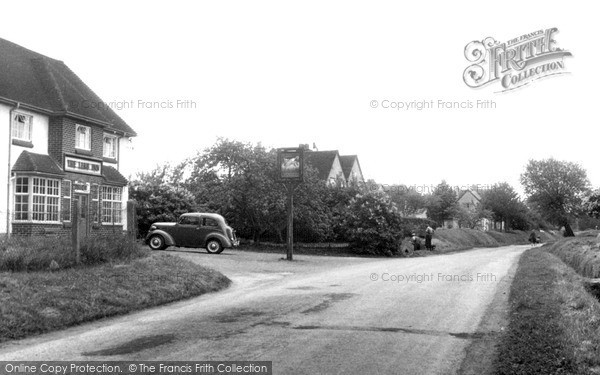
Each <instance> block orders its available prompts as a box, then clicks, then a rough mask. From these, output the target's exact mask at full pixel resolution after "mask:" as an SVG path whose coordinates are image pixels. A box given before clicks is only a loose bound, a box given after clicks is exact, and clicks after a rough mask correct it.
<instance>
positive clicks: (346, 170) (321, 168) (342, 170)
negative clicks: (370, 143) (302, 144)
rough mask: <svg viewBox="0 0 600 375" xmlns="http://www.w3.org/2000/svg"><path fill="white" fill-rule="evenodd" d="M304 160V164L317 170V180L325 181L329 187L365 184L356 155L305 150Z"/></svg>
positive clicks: (334, 151) (333, 151)
mask: <svg viewBox="0 0 600 375" xmlns="http://www.w3.org/2000/svg"><path fill="white" fill-rule="evenodd" d="M304 158H305V162H306V164H308V165H310V166H312V167H313V168H315V169H316V170H317V173H318V177H319V179H321V180H323V181H327V183H328V184H329V185H332V186H333V185H336V184H339V185H342V186H348V185H351V184H359V183H364V182H365V180H364V177H363V174H362V170H361V168H360V163H359V162H358V156H356V155H342V156H340V154H339V152H338V151H337V150H332V151H312V150H310V149H306V150H305V153H304Z"/></svg>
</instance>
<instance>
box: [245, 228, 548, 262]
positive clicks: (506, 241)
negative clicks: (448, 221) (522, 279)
mask: <svg viewBox="0 0 600 375" xmlns="http://www.w3.org/2000/svg"><path fill="white" fill-rule="evenodd" d="M530 233H531V232H524V231H510V232H495V231H489V232H484V231H480V230H476V229H458V228H455V229H438V230H437V231H436V232H435V234H434V236H433V244H434V245H435V246H436V249H435V251H433V252H429V251H425V250H422V251H419V252H416V253H415V254H412V248H413V245H412V244H411V241H410V238H405V239H404V240H403V241H402V243H401V244H399V246H400V248H401V250H402V252H404V250H405V249H408V250H410V252H411V254H410V255H429V254H431V253H433V254H439V253H444V252H449V251H456V250H466V249H472V248H475V247H499V246H507V245H523V244H528V243H529V234H530ZM536 233H538V234H539V235H540V237H541V240H542V242H544V243H548V242H554V241H556V240H557V238H559V236H557V235H553V234H551V233H548V232H539V231H538V232H536ZM286 246H287V245H286V244H275V243H261V244H243V245H241V246H240V247H239V250H242V251H258V252H267V253H281V254H284V253H285V249H286ZM424 246H425V241H424V240H423V241H422V247H423V248H424ZM294 253H295V254H305V255H326V256H364V257H377V256H375V255H364V254H357V253H356V252H354V251H353V249H352V248H351V247H350V246H349V244H336V243H322V244H310V243H302V244H300V243H296V244H294Z"/></svg>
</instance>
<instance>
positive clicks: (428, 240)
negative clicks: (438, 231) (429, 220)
mask: <svg viewBox="0 0 600 375" xmlns="http://www.w3.org/2000/svg"><path fill="white" fill-rule="evenodd" d="M433 232H434V230H433V228H432V227H431V226H430V225H428V226H427V229H425V248H426V249H427V250H430V251H431V250H433V246H432V245H431V239H432V238H433Z"/></svg>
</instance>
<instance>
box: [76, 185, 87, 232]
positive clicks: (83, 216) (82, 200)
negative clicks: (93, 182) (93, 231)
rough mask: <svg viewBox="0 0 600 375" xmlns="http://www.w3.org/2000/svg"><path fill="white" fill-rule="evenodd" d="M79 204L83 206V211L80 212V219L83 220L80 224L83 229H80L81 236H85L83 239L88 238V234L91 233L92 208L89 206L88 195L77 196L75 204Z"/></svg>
mask: <svg viewBox="0 0 600 375" xmlns="http://www.w3.org/2000/svg"><path fill="white" fill-rule="evenodd" d="M77 202H80V204H81V206H80V207H81V211H80V212H79V219H81V220H80V221H79V222H80V223H81V225H82V227H81V228H80V231H81V234H82V235H83V237H87V236H88V234H89V233H90V215H89V213H90V208H89V207H90V206H89V204H88V203H89V195H88V194H75V201H74V203H75V204H77ZM73 224H74V222H73Z"/></svg>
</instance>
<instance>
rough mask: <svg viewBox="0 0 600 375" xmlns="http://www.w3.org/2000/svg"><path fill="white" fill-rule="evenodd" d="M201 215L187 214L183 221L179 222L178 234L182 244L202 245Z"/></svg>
mask: <svg viewBox="0 0 600 375" xmlns="http://www.w3.org/2000/svg"><path fill="white" fill-rule="evenodd" d="M200 229H201V226H200V216H187V217H186V218H185V220H184V221H183V222H180V223H179V228H178V234H179V239H180V241H181V245H180V246H184V247H200V246H202V245H203V243H202V242H201V236H202V234H201V230H200Z"/></svg>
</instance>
